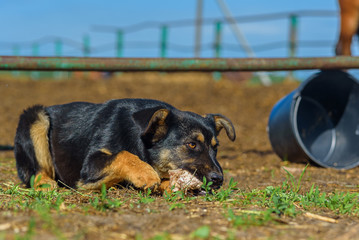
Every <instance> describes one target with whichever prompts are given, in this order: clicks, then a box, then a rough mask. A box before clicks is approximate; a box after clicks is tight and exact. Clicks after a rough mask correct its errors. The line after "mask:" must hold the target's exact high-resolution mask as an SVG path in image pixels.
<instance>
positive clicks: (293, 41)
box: [287, 14, 298, 80]
mask: <svg viewBox="0 0 359 240" xmlns="http://www.w3.org/2000/svg"><path fill="white" fill-rule="evenodd" d="M289 21H290V25H289V43H288V45H289V46H288V47H289V57H290V58H293V57H295V56H296V55H297V45H298V44H297V40H298V39H297V35H298V34H297V33H298V16H297V15H295V14H291V15H290V16H289ZM287 78H288V79H289V80H292V79H294V73H293V71H290V72H288V76H287Z"/></svg>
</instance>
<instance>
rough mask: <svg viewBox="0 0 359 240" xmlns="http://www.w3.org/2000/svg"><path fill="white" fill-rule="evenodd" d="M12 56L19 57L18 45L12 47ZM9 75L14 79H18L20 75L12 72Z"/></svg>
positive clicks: (17, 72)
mask: <svg viewBox="0 0 359 240" xmlns="http://www.w3.org/2000/svg"><path fill="white" fill-rule="evenodd" d="M12 55H14V56H20V47H19V45H14V46H13V47H12ZM11 74H12V75H13V76H14V77H18V76H19V75H20V73H19V71H12V72H11Z"/></svg>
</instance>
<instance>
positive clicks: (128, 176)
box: [77, 149, 161, 189]
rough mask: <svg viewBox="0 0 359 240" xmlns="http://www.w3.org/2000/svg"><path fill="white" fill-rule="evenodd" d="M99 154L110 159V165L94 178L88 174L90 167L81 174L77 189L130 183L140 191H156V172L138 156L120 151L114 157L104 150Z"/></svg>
mask: <svg viewBox="0 0 359 240" xmlns="http://www.w3.org/2000/svg"><path fill="white" fill-rule="evenodd" d="M100 152H101V153H102V155H103V156H104V155H107V157H110V158H112V161H111V163H110V164H108V165H107V166H105V167H104V168H103V169H102V170H101V171H100V172H98V173H97V174H95V176H93V175H89V174H88V172H90V171H91V170H93V167H94V165H90V166H89V168H88V169H87V170H86V171H82V172H81V180H80V181H79V182H78V184H77V185H78V187H80V188H85V189H101V186H102V184H105V185H106V187H107V188H109V187H111V186H114V185H116V184H118V183H120V182H123V181H127V182H130V183H132V184H133V185H134V186H135V187H136V188H141V189H156V188H157V187H158V186H159V185H160V182H161V180H160V177H159V176H158V174H157V172H156V171H155V170H154V169H153V168H152V166H151V165H149V164H148V163H146V162H144V161H142V160H141V159H140V158H139V157H138V156H136V155H134V154H132V153H129V152H127V151H122V152H120V153H118V154H117V155H114V156H112V153H111V152H110V151H109V150H106V149H101V150H100ZM93 162H94V161H93ZM91 166H92V167H91ZM90 169H91V170H90Z"/></svg>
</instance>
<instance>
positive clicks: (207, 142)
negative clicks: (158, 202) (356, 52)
mask: <svg viewBox="0 0 359 240" xmlns="http://www.w3.org/2000/svg"><path fill="white" fill-rule="evenodd" d="M223 128H224V129H225V131H226V133H227V135H228V137H229V139H230V140H232V141H234V140H235V130H234V127H233V125H232V123H231V122H230V120H228V119H227V118H226V117H224V116H222V115H219V114H208V115H206V116H204V117H202V116H200V115H197V114H195V113H192V112H185V111H180V110H178V109H176V108H174V107H172V106H171V105H169V104H167V103H164V102H160V101H156V100H148V99H120V100H111V101H108V102H106V103H104V104H94V103H86V102H74V103H69V104H65V105H55V106H50V107H44V106H40V105H36V106H33V107H31V108H29V109H27V110H25V111H24V113H23V114H22V115H21V116H20V121H19V125H18V128H17V132H16V137H15V157H16V166H17V170H18V175H19V177H20V179H21V180H22V181H23V182H24V183H25V184H26V185H27V186H30V179H31V176H35V179H37V180H38V181H37V180H35V181H36V182H38V184H50V185H51V187H56V186H57V181H58V180H59V181H58V182H60V183H64V184H65V185H67V186H70V187H82V188H85V189H99V188H101V186H102V184H105V185H106V187H111V186H113V185H115V184H118V183H120V182H123V181H126V182H129V183H131V184H133V185H134V186H135V187H137V188H143V189H146V188H156V187H157V186H159V185H160V183H161V179H166V178H168V171H169V170H173V169H179V168H181V169H185V170H188V171H189V172H191V173H194V174H195V176H196V177H197V178H198V179H200V180H202V179H203V177H206V178H207V179H208V181H212V182H213V185H212V186H213V187H214V188H219V187H220V186H221V185H222V182H223V172H222V168H221V166H220V165H219V164H218V162H217V160H216V155H217V146H218V140H217V135H218V134H219V132H220V131H221V129H223ZM39 176H41V177H40V178H39Z"/></svg>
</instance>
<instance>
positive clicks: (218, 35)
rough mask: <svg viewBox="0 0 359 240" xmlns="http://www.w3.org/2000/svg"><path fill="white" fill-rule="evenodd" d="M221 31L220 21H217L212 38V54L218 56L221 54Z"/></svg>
mask: <svg viewBox="0 0 359 240" xmlns="http://www.w3.org/2000/svg"><path fill="white" fill-rule="evenodd" d="M221 33H222V22H221V21H217V22H216V25H215V39H214V56H215V57H216V58H219V57H220V55H221V47H222V46H221V39H222V38H221Z"/></svg>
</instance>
